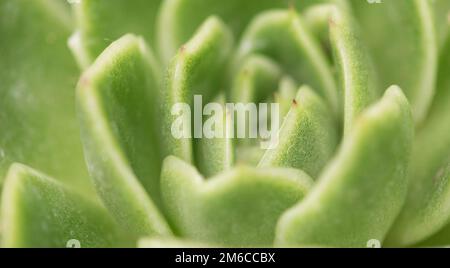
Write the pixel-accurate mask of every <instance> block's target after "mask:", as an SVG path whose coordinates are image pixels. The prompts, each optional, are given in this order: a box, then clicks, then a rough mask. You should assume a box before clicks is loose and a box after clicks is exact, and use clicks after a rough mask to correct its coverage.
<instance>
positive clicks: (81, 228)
mask: <svg viewBox="0 0 450 268" xmlns="http://www.w3.org/2000/svg"><path fill="white" fill-rule="evenodd" d="M1 214H2V228H3V232H2V233H3V241H2V243H3V246H4V247H8V248H9V247H33V248H35V247H59V248H62V247H66V245H67V243H68V242H69V241H70V240H72V239H76V240H78V241H79V242H80V244H81V247H116V246H125V245H129V244H127V243H125V240H124V239H123V235H122V234H121V233H120V232H119V228H118V226H117V225H116V224H115V222H114V220H113V218H112V217H111V216H110V215H109V213H108V211H107V210H106V209H105V208H103V207H101V206H99V205H98V204H97V203H94V202H92V201H90V200H88V199H86V198H85V197H84V196H82V195H80V194H78V193H76V192H74V191H73V190H72V189H69V188H67V187H66V186H64V185H62V184H61V183H59V182H57V181H55V180H53V179H51V178H48V177H47V176H45V175H43V174H41V173H39V172H37V171H34V170H33V169H31V168H29V167H26V166H24V165H21V164H13V165H12V166H11V168H10V170H9V172H8V175H7V178H6V181H5V185H4V190H3V195H2V207H1Z"/></svg>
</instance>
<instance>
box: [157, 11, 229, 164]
mask: <svg viewBox="0 0 450 268" xmlns="http://www.w3.org/2000/svg"><path fill="white" fill-rule="evenodd" d="M232 43H233V37H232V35H231V32H230V31H229V30H228V28H226V26H225V25H224V24H223V23H222V22H221V21H220V20H219V19H218V18H216V17H210V18H208V19H207V20H206V21H205V22H204V23H203V25H202V26H201V27H200V29H199V30H198V31H197V33H196V34H195V35H194V37H193V38H192V39H191V40H190V41H189V42H188V43H187V44H186V45H184V46H183V47H182V48H181V49H180V51H179V52H178V55H177V56H176V57H175V59H174V60H173V62H172V64H171V66H170V67H169V71H168V75H167V79H166V84H165V90H164V91H163V101H162V102H163V105H162V106H163V108H162V110H163V125H162V128H163V138H164V147H165V155H166V156H167V155H175V156H177V157H180V158H182V159H184V160H185V161H188V162H191V163H192V162H193V157H194V155H193V154H194V153H193V141H192V134H193V133H192V128H191V127H192V126H190V125H189V133H190V134H191V137H181V138H180V139H177V138H176V137H174V136H173V135H172V134H173V133H172V124H173V123H174V122H176V121H177V117H179V115H177V114H176V113H175V114H174V113H173V111H174V108H176V107H180V106H178V105H183V104H185V105H189V111H190V112H191V113H192V114H193V113H194V112H195V111H194V109H191V107H193V105H192V104H193V101H194V95H201V97H202V100H203V102H204V103H207V102H208V101H210V100H211V99H212V98H213V97H215V96H216V95H217V92H219V91H220V90H221V89H223V88H222V86H223V85H222V82H221V80H220V77H221V75H222V72H223V71H226V63H227V57H229V54H230V52H231V48H232ZM206 74H207V75H206ZM194 108H195V107H194ZM197 108H198V107H197ZM200 109H202V110H203V107H201V108H200ZM185 118H188V119H190V118H191V115H185ZM183 121H184V122H183V123H186V124H187V123H188V122H185V121H187V120H183ZM193 124H195V122H193ZM189 133H188V134H189Z"/></svg>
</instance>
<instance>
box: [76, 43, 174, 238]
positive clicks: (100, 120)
mask: <svg viewBox="0 0 450 268" xmlns="http://www.w3.org/2000/svg"><path fill="white" fill-rule="evenodd" d="M157 68H158V67H157V63H156V62H155V59H154V56H153V54H152V52H151V50H150V49H149V48H148V47H147V46H146V45H145V41H144V40H143V39H142V38H138V37H135V36H133V35H126V36H124V37H122V38H121V39H119V40H118V41H116V42H114V43H113V44H111V45H110V46H109V47H108V48H107V49H106V50H105V51H104V52H103V53H102V54H101V55H100V57H99V58H98V59H97V60H96V61H95V63H94V64H93V65H92V66H91V67H90V68H89V69H88V70H87V71H86V72H85V73H84V74H83V76H82V77H81V79H80V82H79V85H78V89H77V106H78V114H79V119H80V125H81V129H82V135H81V137H82V140H83V144H84V150H85V154H86V160H87V161H86V162H87V165H88V168H89V172H90V174H91V176H92V179H93V180H94V184H95V186H96V189H97V192H98V194H99V196H100V197H101V199H102V200H103V202H104V203H105V205H106V207H107V208H108V209H109V210H110V212H111V213H112V215H113V216H114V217H115V218H116V220H117V221H118V222H119V223H120V225H121V226H122V227H123V228H124V229H125V230H126V231H127V232H129V233H130V234H133V235H135V236H136V237H138V236H143V235H156V234H158V235H166V234H170V230H169V227H168V225H167V224H166V222H165V220H164V219H163V217H162V216H161V214H160V212H159V211H158V209H157V207H156V206H155V204H154V202H157V203H159V171H160V170H159V169H160V165H161V155H160V148H159V146H158V144H159V142H158V140H159V138H158V135H157V134H156V133H155V132H156V131H157V130H158V128H157V127H156V126H157V124H156V117H157V114H156V111H155V109H153V108H154V107H158V105H157V104H158V101H157V99H158V94H159V93H158V91H159V86H160V77H159V75H158V74H159V73H158V71H157ZM145 189H146V190H147V191H148V193H150V195H151V198H149V196H148V195H147V192H146V191H145Z"/></svg>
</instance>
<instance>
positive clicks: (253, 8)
mask: <svg viewBox="0 0 450 268" xmlns="http://www.w3.org/2000/svg"><path fill="white" fill-rule="evenodd" d="M276 7H287V1H278V0H245V1H241V0H227V1H220V0H213V1H211V0H167V1H164V2H163V4H162V7H161V11H160V15H159V18H158V26H157V27H158V30H157V31H158V44H159V51H160V54H161V55H162V57H163V59H164V61H165V62H169V61H170V59H171V58H172V57H173V56H174V55H175V53H176V51H177V50H178V48H179V47H180V46H181V45H183V43H185V42H186V41H187V40H189V38H191V36H192V35H193V34H194V32H195V30H196V29H197V28H198V27H199V26H200V25H201V23H202V22H203V21H204V20H205V19H206V18H207V17H209V16H211V15H217V16H219V17H220V18H221V19H222V20H223V21H224V22H225V23H226V24H227V25H229V26H230V27H231V30H232V32H233V33H234V36H235V37H239V36H240V35H241V33H242V32H243V30H244V28H245V27H246V25H247V24H248V22H249V21H250V20H251V19H252V18H253V17H254V16H255V15H257V14H258V13H259V12H261V11H263V10H266V9H270V8H276Z"/></svg>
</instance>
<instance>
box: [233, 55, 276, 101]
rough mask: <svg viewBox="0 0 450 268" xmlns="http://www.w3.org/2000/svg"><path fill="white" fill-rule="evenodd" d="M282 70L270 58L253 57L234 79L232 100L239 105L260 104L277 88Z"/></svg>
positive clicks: (243, 63) (243, 65) (245, 61)
mask: <svg viewBox="0 0 450 268" xmlns="http://www.w3.org/2000/svg"><path fill="white" fill-rule="evenodd" d="M281 77H282V70H281V69H280V67H279V66H278V65H277V64H276V63H275V62H273V61H272V60H271V59H270V58H268V57H265V56H261V55H251V56H249V57H247V58H246V59H244V60H243V62H242V65H241V66H240V67H239V70H238V71H237V73H236V75H235V77H234V79H233V85H232V88H231V92H230V98H231V100H232V101H233V102H235V103H238V102H241V103H244V104H247V103H250V102H252V103H259V102H261V101H263V100H264V99H265V98H266V97H267V96H268V95H270V93H273V91H274V89H276V88H277V85H278V84H279V81H280V79H281Z"/></svg>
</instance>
